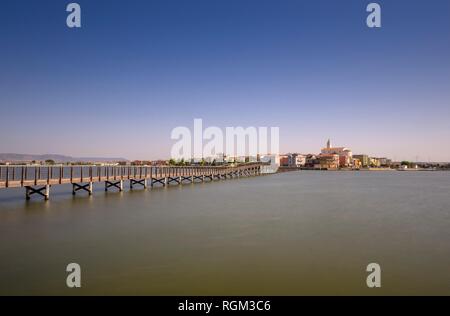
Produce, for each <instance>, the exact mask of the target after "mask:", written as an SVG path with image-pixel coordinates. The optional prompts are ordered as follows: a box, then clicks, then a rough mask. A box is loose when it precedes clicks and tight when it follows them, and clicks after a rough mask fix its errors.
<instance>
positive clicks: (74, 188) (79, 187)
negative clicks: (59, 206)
mask: <svg viewBox="0 0 450 316" xmlns="http://www.w3.org/2000/svg"><path fill="white" fill-rule="evenodd" d="M92 188H93V184H92V182H89V183H87V184H84V185H83V184H78V183H72V194H73V195H75V193H76V192H77V191H80V190H84V191H87V192H88V193H89V195H92Z"/></svg>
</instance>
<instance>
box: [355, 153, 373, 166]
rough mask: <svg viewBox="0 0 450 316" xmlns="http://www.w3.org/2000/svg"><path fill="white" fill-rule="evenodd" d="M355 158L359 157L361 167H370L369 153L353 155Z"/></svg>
mask: <svg viewBox="0 0 450 316" xmlns="http://www.w3.org/2000/svg"><path fill="white" fill-rule="evenodd" d="M353 158H354V159H358V160H359V161H360V163H361V167H363V168H367V167H369V164H370V160H369V156H368V155H353Z"/></svg>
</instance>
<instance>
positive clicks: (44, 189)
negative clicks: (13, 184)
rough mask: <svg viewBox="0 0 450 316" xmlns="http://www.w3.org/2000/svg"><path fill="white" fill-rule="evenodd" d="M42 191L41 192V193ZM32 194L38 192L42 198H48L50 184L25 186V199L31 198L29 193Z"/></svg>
mask: <svg viewBox="0 0 450 316" xmlns="http://www.w3.org/2000/svg"><path fill="white" fill-rule="evenodd" d="M42 192H43V193H42ZM33 194H39V195H41V196H43V197H44V200H46V201H47V200H48V199H49V198H50V185H49V184H47V185H45V186H43V187H40V188H36V189H35V188H33V187H30V186H26V187H25V199H27V200H29V199H31V195H33Z"/></svg>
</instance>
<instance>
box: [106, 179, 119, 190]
mask: <svg viewBox="0 0 450 316" xmlns="http://www.w3.org/2000/svg"><path fill="white" fill-rule="evenodd" d="M112 187H115V188H117V189H118V190H119V192H122V191H123V180H119V181H116V182H112V181H105V191H108V188H112Z"/></svg>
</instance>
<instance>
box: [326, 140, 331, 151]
mask: <svg viewBox="0 0 450 316" xmlns="http://www.w3.org/2000/svg"><path fill="white" fill-rule="evenodd" d="M327 148H328V149H330V148H331V140H330V139H329V138H328V141H327Z"/></svg>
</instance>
